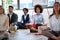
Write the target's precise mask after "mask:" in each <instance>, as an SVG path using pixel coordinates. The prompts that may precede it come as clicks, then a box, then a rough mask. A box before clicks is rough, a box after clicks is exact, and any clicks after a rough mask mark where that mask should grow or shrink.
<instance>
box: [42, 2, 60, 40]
mask: <svg viewBox="0 0 60 40" xmlns="http://www.w3.org/2000/svg"><path fill="white" fill-rule="evenodd" d="M49 21H50V28H48V29H47V30H43V32H42V33H43V35H45V36H47V37H49V40H60V8H59V2H55V4H54V6H53V14H52V15H50V17H49Z"/></svg>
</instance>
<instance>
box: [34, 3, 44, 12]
mask: <svg viewBox="0 0 60 40" xmlns="http://www.w3.org/2000/svg"><path fill="white" fill-rule="evenodd" d="M37 8H39V9H40V13H42V12H43V8H42V6H41V5H39V4H38V5H35V7H34V11H35V12H36V9H37Z"/></svg>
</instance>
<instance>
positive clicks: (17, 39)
mask: <svg viewBox="0 0 60 40" xmlns="http://www.w3.org/2000/svg"><path fill="white" fill-rule="evenodd" d="M9 38H10V40H48V38H47V37H45V36H43V35H41V36H36V35H34V33H30V30H29V29H23V30H22V29H20V30H17V32H15V33H12V34H10V37H9Z"/></svg>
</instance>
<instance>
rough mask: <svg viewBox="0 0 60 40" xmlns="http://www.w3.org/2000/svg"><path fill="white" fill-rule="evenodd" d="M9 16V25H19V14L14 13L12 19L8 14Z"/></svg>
mask: <svg viewBox="0 0 60 40" xmlns="http://www.w3.org/2000/svg"><path fill="white" fill-rule="evenodd" d="M7 15H8V17H9V25H10V24H11V23H14V24H16V23H17V21H18V16H17V14H15V13H13V14H12V16H11V19H10V14H7Z"/></svg>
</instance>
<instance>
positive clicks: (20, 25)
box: [17, 8, 30, 29]
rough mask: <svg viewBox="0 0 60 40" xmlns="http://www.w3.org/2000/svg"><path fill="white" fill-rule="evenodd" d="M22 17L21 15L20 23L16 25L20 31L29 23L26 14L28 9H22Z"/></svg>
mask: <svg viewBox="0 0 60 40" xmlns="http://www.w3.org/2000/svg"><path fill="white" fill-rule="evenodd" d="M23 12H24V15H22V18H21V22H18V23H17V26H19V28H20V29H26V25H25V24H27V23H30V16H29V14H28V9H27V8H23Z"/></svg>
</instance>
